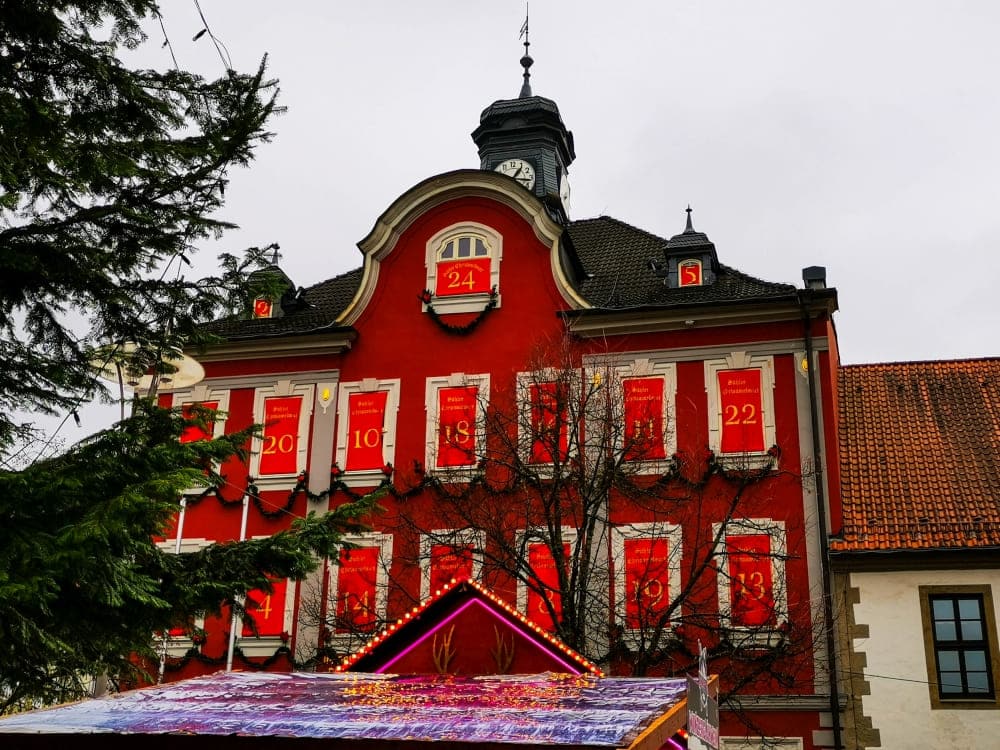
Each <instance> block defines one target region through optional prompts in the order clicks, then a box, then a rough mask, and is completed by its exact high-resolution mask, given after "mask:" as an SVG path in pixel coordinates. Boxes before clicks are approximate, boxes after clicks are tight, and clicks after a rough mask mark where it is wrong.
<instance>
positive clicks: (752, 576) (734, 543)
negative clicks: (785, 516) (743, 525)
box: [726, 534, 775, 627]
mask: <svg viewBox="0 0 1000 750" xmlns="http://www.w3.org/2000/svg"><path fill="white" fill-rule="evenodd" d="M726 556H727V558H728V561H729V601H730V606H731V608H732V611H731V612H730V614H729V616H730V620H731V621H732V623H733V624H734V625H742V626H745V627H759V626H762V625H772V624H774V620H775V618H774V581H773V580H772V576H771V538H770V537H769V536H768V535H767V534H754V535H749V534H748V535H733V536H727V537H726Z"/></svg>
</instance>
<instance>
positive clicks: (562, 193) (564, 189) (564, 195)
mask: <svg viewBox="0 0 1000 750" xmlns="http://www.w3.org/2000/svg"><path fill="white" fill-rule="evenodd" d="M559 198H560V199H561V200H562V205H563V210H564V211H565V212H566V214H567V215H569V175H567V174H566V173H563V176H562V179H561V180H560V181H559Z"/></svg>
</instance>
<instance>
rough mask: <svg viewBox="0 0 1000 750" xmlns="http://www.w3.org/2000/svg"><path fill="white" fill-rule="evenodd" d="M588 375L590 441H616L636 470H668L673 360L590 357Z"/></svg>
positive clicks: (672, 444)
mask: <svg viewBox="0 0 1000 750" xmlns="http://www.w3.org/2000/svg"><path fill="white" fill-rule="evenodd" d="M586 379H587V382H588V387H589V388H590V391H589V393H588V395H587V398H586V401H587V404H586V407H585V409H586V418H587V432H588V436H587V443H588V446H590V447H591V448H599V447H600V444H604V443H608V444H612V445H614V447H615V448H616V451H620V455H621V459H622V460H623V461H624V463H625V464H626V465H628V466H629V467H630V468H631V470H633V471H635V472H637V473H640V474H652V473H662V472H664V471H666V468H667V461H668V459H669V458H670V456H672V455H673V454H674V453H675V452H676V450H677V430H676V427H675V414H676V410H675V402H676V396H677V365H676V364H675V363H673V362H658V361H655V360H653V359H649V358H643V357H637V358H635V359H632V360H628V358H627V355H626V356H624V357H622V358H621V359H620V360H618V361H616V362H614V363H607V362H605V363H599V362H595V363H592V364H591V365H589V367H588V371H587V378H586Z"/></svg>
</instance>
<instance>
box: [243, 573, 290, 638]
mask: <svg viewBox="0 0 1000 750" xmlns="http://www.w3.org/2000/svg"><path fill="white" fill-rule="evenodd" d="M271 585H272V586H273V588H274V590H273V591H272V592H271V593H270V594H268V593H266V592H264V591H263V590H261V589H254V590H253V591H251V592H249V593H248V594H247V600H246V605H245V607H246V611H247V615H248V616H249V617H250V618H251V619H252V620H253V622H254V624H255V625H256V626H257V635H260V636H276V635H281V633H282V632H283V631H284V630H285V594H286V592H287V590H288V581H287V580H285V579H281V580H278V581H272V582H271ZM252 635H254V632H253V628H252V627H250V626H249V624H247V623H244V625H243V637H244V638H248V637H250V636H252Z"/></svg>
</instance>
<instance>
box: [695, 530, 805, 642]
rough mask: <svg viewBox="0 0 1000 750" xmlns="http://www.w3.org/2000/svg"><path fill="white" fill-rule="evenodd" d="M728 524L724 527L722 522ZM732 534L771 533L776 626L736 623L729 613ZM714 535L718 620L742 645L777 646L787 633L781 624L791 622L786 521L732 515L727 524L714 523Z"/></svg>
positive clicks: (735, 640)
mask: <svg viewBox="0 0 1000 750" xmlns="http://www.w3.org/2000/svg"><path fill="white" fill-rule="evenodd" d="M723 525H724V526H725V528H724V529H723V528H722V526H723ZM730 534H732V535H733V536H758V535H761V536H765V535H766V536H768V537H770V540H771V544H770V546H771V552H770V560H771V590H772V592H773V594H774V617H775V624H774V625H773V626H765V625H760V626H753V625H735V624H733V622H732V620H731V619H730V617H729V614H728V613H729V612H730V610H731V604H732V603H731V601H730V598H729V584H730V575H729V552H728V547H727V545H726V539H727V537H728V536H729V535H730ZM712 536H713V538H717V539H718V540H719V542H718V546H717V547H716V551H715V556H716V558H717V560H718V571H719V572H718V576H717V579H716V580H717V583H718V592H719V624H720V626H721V627H722V628H723V630H725V631H726V632H727V633H728V635H729V639H730V641H731V643H732V644H733V645H734V646H736V647H739V648H774V647H776V646H778V645H779V644H780V643H781V642H782V640H783V638H784V636H783V634H782V633H781V626H782V625H783V624H785V623H787V622H788V579H787V578H786V576H785V558H786V556H787V550H788V546H787V538H786V534H785V523H784V522H783V521H776V520H774V519H771V518H741V519H732V520H730V521H729V522H728V523H726V524H720V523H716V524H713V525H712Z"/></svg>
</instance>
